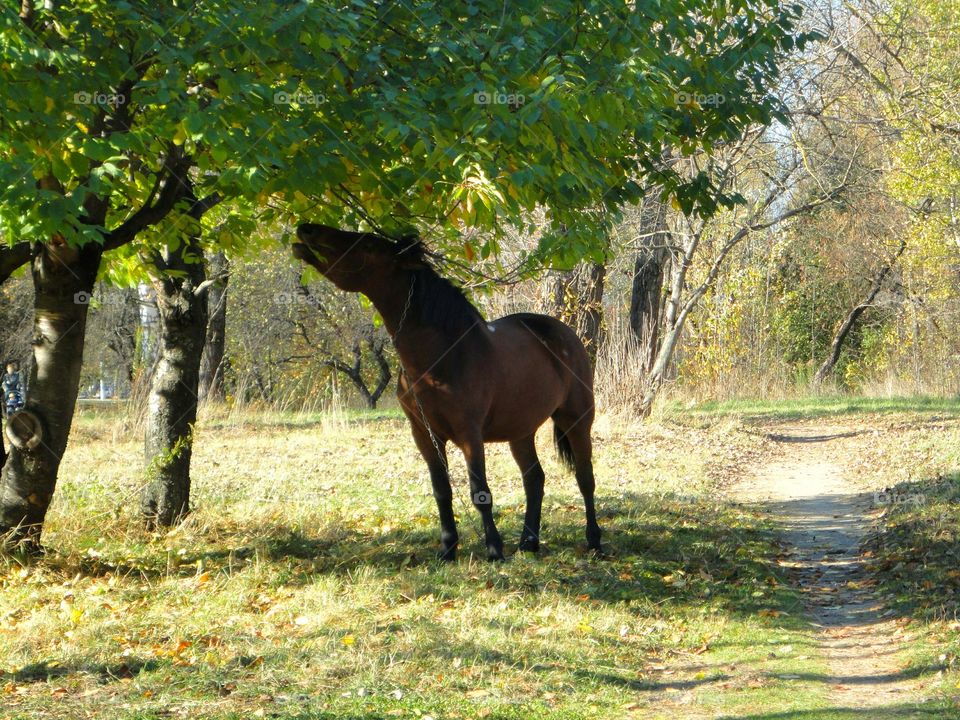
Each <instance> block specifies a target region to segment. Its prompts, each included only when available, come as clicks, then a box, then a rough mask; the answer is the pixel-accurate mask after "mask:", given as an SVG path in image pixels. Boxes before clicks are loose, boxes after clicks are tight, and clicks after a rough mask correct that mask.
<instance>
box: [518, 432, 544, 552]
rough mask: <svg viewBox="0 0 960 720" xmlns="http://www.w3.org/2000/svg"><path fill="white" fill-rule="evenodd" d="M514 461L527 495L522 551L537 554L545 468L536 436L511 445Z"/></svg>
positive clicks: (521, 536) (521, 539)
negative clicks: (541, 463)
mask: <svg viewBox="0 0 960 720" xmlns="http://www.w3.org/2000/svg"><path fill="white" fill-rule="evenodd" d="M510 451H511V452H512V453H513V459H514V460H516V461H517V465H518V466H519V467H520V472H521V474H522V475H523V490H524V492H525V493H526V495H527V512H526V514H525V515H524V518H523V530H522V531H521V533H520V549H521V550H525V551H529V552H536V551H537V550H539V549H540V512H541V508H542V506H543V482H544V474H543V468H542V467H541V466H540V458H538V457H537V444H536V441H535V436H534V435H531V436H530V437H525V438H523V439H522V440H514V441H512V442H511V443H510Z"/></svg>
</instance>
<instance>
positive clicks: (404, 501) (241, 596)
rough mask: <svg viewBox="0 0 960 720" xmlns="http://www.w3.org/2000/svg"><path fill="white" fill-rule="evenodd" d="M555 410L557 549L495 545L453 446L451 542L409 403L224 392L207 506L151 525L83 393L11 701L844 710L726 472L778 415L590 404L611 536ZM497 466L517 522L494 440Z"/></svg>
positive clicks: (200, 713)
mask: <svg viewBox="0 0 960 720" xmlns="http://www.w3.org/2000/svg"><path fill="white" fill-rule="evenodd" d="M548 434H549V433H548V432H544V433H543V436H542V437H541V438H540V440H541V443H540V445H541V447H542V452H541V455H542V458H543V460H544V465H545V470H546V472H547V477H548V479H547V497H546V501H545V511H544V528H543V540H544V546H543V550H542V552H541V554H540V555H539V556H536V557H530V556H524V555H514V556H513V557H511V558H510V559H509V560H508V561H507V562H506V563H501V564H489V563H487V562H486V561H483V560H481V559H480V556H481V555H482V554H483V547H482V542H481V539H480V535H479V527H478V523H477V520H476V517H475V514H474V511H473V509H472V508H471V507H469V506H468V502H467V497H468V493H467V489H466V487H465V480H466V478H465V475H466V473H465V471H464V470H463V469H462V467H461V466H460V464H459V463H457V464H455V478H454V480H455V489H456V493H457V497H458V501H457V502H458V508H459V510H458V516H459V521H460V527H461V538H462V545H461V553H462V557H461V559H460V560H459V561H458V562H457V563H454V564H449V565H444V564H440V563H438V562H437V561H436V560H435V559H434V553H435V550H436V546H437V541H438V539H437V536H438V527H437V521H436V513H435V508H434V503H433V498H432V496H431V493H430V489H429V480H428V476H427V472H426V468H425V467H424V466H423V464H422V461H421V460H420V458H419V457H418V456H417V454H416V451H415V450H414V448H413V444H412V441H411V440H410V438H409V431H408V429H407V427H406V425H405V424H404V422H403V421H402V420H401V419H400V417H399V416H398V415H397V414H396V413H395V412H392V411H386V412H378V413H373V414H370V413H336V414H326V415H293V414H259V415H255V416H251V415H240V414H209V415H208V416H207V417H205V418H204V419H203V421H202V422H201V424H200V427H199V431H198V446H197V451H196V453H195V459H194V464H195V473H194V485H195V487H194V502H195V511H194V512H193V514H192V515H191V516H190V517H189V519H188V520H187V522H186V523H184V524H183V525H182V526H181V527H179V528H177V529H175V530H173V531H171V532H169V533H165V534H153V535H151V534H147V533H145V532H144V531H142V530H141V529H140V526H139V522H138V519H137V517H136V506H137V495H138V491H139V486H140V482H141V472H142V470H141V463H140V462H138V458H140V454H141V443H140V439H139V437H138V433H137V431H136V428H135V427H134V426H133V425H132V424H131V423H129V422H127V421H126V420H125V419H124V417H123V416H122V415H119V414H118V413H117V411H116V410H115V409H108V408H106V409H105V408H84V409H83V410H82V411H81V413H80V415H79V416H78V421H77V428H76V432H75V435H74V438H73V439H72V441H71V446H70V448H69V449H68V453H67V457H66V458H65V461H64V465H63V469H62V473H61V482H60V487H59V489H58V494H57V498H56V500H55V503H54V505H53V507H52V508H51V511H50V515H49V520H48V526H47V530H46V534H45V542H46V544H47V545H48V547H49V548H50V550H49V553H48V556H47V558H46V559H45V560H44V561H43V562H42V563H39V564H34V565H29V566H20V565H18V564H16V563H14V562H13V561H10V560H7V561H6V564H5V565H4V566H2V567H0V717H2V718H41V717H42V718H80V717H104V718H106V717H109V718H137V719H147V718H158V719H159V718H169V717H202V718H249V717H257V716H262V717H274V718H304V719H306V718H387V717H400V718H428V717H432V718H436V719H439V718H540V717H544V718H547V717H549V718H585V717H591V718H625V717H626V718H630V717H637V718H658V717H664V718H666V717H670V718H677V717H699V716H700V715H694V714H693V710H692V708H694V707H696V708H698V711H697V712H702V713H709V714H707V715H703V716H704V717H720V716H725V717H738V718H747V717H751V718H758V719H759V718H771V719H772V718H775V717H782V718H787V717H790V718H810V719H811V720H812V719H813V718H842V717H843V718H845V717H852V716H851V715H849V714H847V712H846V711H843V710H835V709H834V710H832V709H830V703H829V700H828V678H827V670H826V668H825V667H824V666H823V663H822V662H821V661H820V660H819V658H818V657H817V655H816V652H815V644H816V639H817V638H816V631H815V630H813V629H811V627H810V625H809V623H808V622H807V621H806V620H805V619H804V617H803V615H802V613H801V612H800V605H799V598H798V595H797V593H796V591H795V590H794V589H792V588H791V587H790V586H789V585H788V584H786V583H785V582H784V576H783V573H782V571H781V568H780V559H781V552H782V549H783V548H782V547H781V545H780V544H779V540H778V530H779V529H778V528H777V527H775V526H774V525H772V524H771V522H770V521H769V520H768V519H766V518H765V517H763V516H761V515H758V514H757V512H756V510H754V509H749V508H743V507H738V506H735V505H731V504H728V503H726V502H723V501H722V499H719V493H718V490H719V489H720V488H722V487H723V486H724V485H725V484H727V483H729V482H730V480H731V478H732V477H734V476H735V475H737V474H738V473H739V472H741V469H742V467H743V466H744V465H745V464H748V463H749V462H752V461H753V459H755V458H756V457H758V456H759V455H761V454H762V453H763V452H764V451H765V445H764V440H763V439H762V437H760V436H759V435H758V434H757V433H755V432H747V431H744V429H743V428H741V426H740V425H739V424H738V421H736V420H734V419H730V418H728V417H726V416H725V415H715V416H713V417H710V418H707V419H706V420H703V419H700V420H698V421H697V422H696V423H694V424H690V423H687V422H684V423H676V422H673V421H670V420H669V419H668V420H665V421H663V422H662V423H660V424H656V425H654V424H648V425H631V424H628V423H623V422H620V421H614V420H613V419H611V418H609V417H601V418H600V419H599V421H598V423H597V426H596V440H597V451H596V471H597V476H598V480H599V497H598V504H599V507H600V515H601V524H602V526H603V527H604V530H605V532H606V536H605V539H606V541H607V543H608V547H609V550H610V554H611V557H610V558H609V559H603V560H600V559H596V558H594V557H592V556H591V555H588V554H587V553H585V552H584V544H585V543H584V539H583V527H582V525H583V520H582V514H583V511H582V503H581V501H580V498H579V495H578V493H577V490H576V484H575V482H574V481H573V478H571V477H568V476H566V475H565V474H564V473H562V472H561V471H560V468H559V466H558V464H557V462H556V460H555V458H554V454H553V452H552V449H550V448H549V442H548V441H549V437H548ZM918 452H923V451H918ZM929 452H930V453H931V454H932V453H934V452H936V449H934V448H931V449H929ZM488 471H489V475H490V477H491V487H492V489H493V493H494V498H495V501H496V504H497V507H498V523H499V526H500V529H501V531H502V532H503V534H504V537H505V539H506V540H507V544H508V549H512V548H514V547H515V546H516V540H517V537H518V535H519V530H520V524H521V519H522V513H523V492H522V485H521V483H520V479H519V476H518V475H519V473H518V471H517V469H516V468H515V467H514V465H513V462H512V459H511V458H510V456H509V453H508V452H507V450H506V448H505V447H500V446H492V447H491V448H490V457H489V461H488ZM944 702H947V700H944ZM945 707H946V706H945ZM772 708H776V712H774V711H773V710H771V709H772ZM941 716H942V717H946V716H947V715H945V714H944V715H941Z"/></svg>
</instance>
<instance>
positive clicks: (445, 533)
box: [293, 224, 600, 560]
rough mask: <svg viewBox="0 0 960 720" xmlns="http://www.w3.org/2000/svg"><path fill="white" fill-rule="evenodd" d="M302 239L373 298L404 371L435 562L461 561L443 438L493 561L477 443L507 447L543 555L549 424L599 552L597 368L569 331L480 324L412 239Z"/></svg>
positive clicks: (332, 270) (301, 247)
mask: <svg viewBox="0 0 960 720" xmlns="http://www.w3.org/2000/svg"><path fill="white" fill-rule="evenodd" d="M297 237H298V239H299V242H298V243H296V244H295V245H294V248H293V253H294V256H295V257H298V258H300V259H301V260H304V261H305V262H307V263H309V264H310V265H313V266H314V267H315V268H317V270H319V271H320V272H321V273H322V274H323V275H325V276H326V277H327V278H328V279H329V280H331V281H332V282H333V283H334V285H336V286H337V287H339V288H340V289H342V290H348V291H350V292H361V293H363V294H364V295H366V296H367V297H368V298H370V300H371V301H372V302H373V304H374V306H376V308H377V310H378V311H379V312H380V315H381V316H382V317H383V321H384V323H385V325H386V327H387V330H388V331H389V333H390V335H391V337H392V338H393V341H394V344H395V345H396V348H397V353H398V354H399V355H400V363H401V367H402V371H403V372H402V373H401V375H400V381H399V383H398V387H397V395H398V397H399V399H400V404H401V406H402V407H403V411H404V413H406V416H407V418H408V419H409V420H410V425H411V426H412V429H413V439H414V441H415V442H416V444H417V448H418V449H419V450H420V453H421V454H422V455H423V457H424V459H425V460H426V461H427V465H428V466H429V468H430V479H431V481H432V483H433V495H434V497H435V498H436V501H437V506H438V507H439V509H440V525H441V533H440V539H441V543H442V550H441V557H442V558H444V559H446V560H453V559H454V558H456V554H457V543H458V536H457V526H456V522H455V520H454V517H453V491H452V489H451V487H450V476H449V474H448V471H447V454H446V446H447V442H452V443H453V444H454V445H456V446H458V447H459V448H460V449H461V450H462V451H463V455H464V457H465V458H466V461H467V469H468V473H469V477H470V493H471V497H472V500H473V504H474V506H475V507H476V508H477V510H478V511H479V512H480V516H481V517H482V519H483V527H484V534H485V541H486V545H487V555H488V557H489V558H490V559H491V560H502V559H503V540H502V539H501V537H500V533H499V532H498V531H497V527H496V525H495V524H494V521H493V498H492V496H491V494H490V488H489V486H488V485H487V475H486V470H485V467H484V448H483V444H484V443H485V442H509V443H510V450H511V451H512V452H513V457H514V459H515V460H516V462H517V464H518V465H519V466H520V471H521V473H522V474H523V488H524V491H525V492H526V496H527V510H526V516H525V519H524V524H523V532H522V533H521V537H520V549H521V550H529V551H536V550H538V549H539V544H540V512H541V505H542V502H543V484H544V473H543V469H542V468H541V467H540V460H539V459H538V458H537V449H536V445H535V443H534V437H535V435H536V432H537V428H539V427H540V426H541V425H542V424H543V423H544V422H545V421H546V419H547V418H553V422H554V439H555V441H556V445H557V449H558V451H559V454H560V457H561V459H562V460H563V461H564V463H565V464H566V465H567V466H568V467H570V468H572V469H573V470H574V471H575V472H576V477H577V483H578V484H579V486H580V492H581V493H582V494H583V501H584V505H585V507H586V515H587V544H588V545H589V547H590V548H592V549H594V550H597V551H599V550H600V527H599V526H598V525H597V517H596V511H595V509H594V500H593V494H594V479H593V461H592V446H591V440H590V428H591V426H592V425H593V416H594V405H593V368H592V366H591V363H590V358H589V356H588V355H587V352H586V350H585V349H584V347H583V343H581V342H580V339H579V338H578V337H577V335H576V334H575V333H574V332H573V330H571V329H570V328H569V327H567V326H566V325H564V324H563V323H562V322H560V321H558V320H555V319H553V318H551V317H547V316H545V315H532V314H519V315H510V316H508V317H504V318H501V319H499V320H496V321H494V322H490V323H488V322H486V321H484V319H483V317H482V316H481V315H480V312H479V311H478V310H477V309H476V308H475V307H474V306H473V305H471V304H470V302H469V301H468V300H467V298H466V297H465V296H464V294H463V292H462V291H461V290H460V289H459V288H457V287H456V286H454V285H453V284H451V283H450V282H449V281H447V280H445V279H444V278H442V277H440V276H439V275H438V274H437V273H436V271H435V270H434V269H433V267H432V266H431V264H430V263H429V262H428V261H427V259H426V257H425V255H424V249H423V246H422V245H421V244H420V242H419V241H418V240H416V239H411V240H402V241H399V242H393V241H391V240H388V239H386V238H383V237H380V236H377V235H374V234H371V233H356V232H345V231H342V230H338V229H336V228H332V227H327V226H324V225H313V224H305V225H301V226H300V227H299V228H297Z"/></svg>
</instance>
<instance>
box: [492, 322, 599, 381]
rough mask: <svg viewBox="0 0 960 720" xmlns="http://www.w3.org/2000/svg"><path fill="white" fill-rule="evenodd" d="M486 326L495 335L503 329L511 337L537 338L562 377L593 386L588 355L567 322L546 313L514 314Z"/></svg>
mask: <svg viewBox="0 0 960 720" xmlns="http://www.w3.org/2000/svg"><path fill="white" fill-rule="evenodd" d="M489 327H490V329H491V330H493V331H494V335H495V334H496V332H497V330H498V329H503V330H508V332H509V333H510V334H511V335H513V336H514V337H519V338H522V339H523V340H526V341H528V342H529V341H530V340H534V341H536V342H537V343H538V344H539V345H541V346H543V347H544V348H545V349H546V351H547V352H546V355H547V357H548V358H549V359H550V361H551V363H552V364H553V366H554V367H555V368H556V369H557V371H558V373H559V374H560V375H561V376H567V375H573V376H574V378H575V379H576V380H578V381H579V383H581V384H585V385H587V386H588V387H590V388H593V364H592V363H591V362H590V356H589V355H588V354H587V350H586V348H585V347H584V346H583V342H582V341H581V340H580V338H579V337H578V336H577V333H576V332H574V330H573V328H571V327H570V326H569V325H567V324H566V323H564V322H562V321H560V320H557V319H556V318H554V317H550V316H549V315H538V314H536V313H517V314H515V315H507V316H505V317H502V318H500V319H499V320H496V321H495V322H493V323H490V324H489ZM511 331H512V332H511Z"/></svg>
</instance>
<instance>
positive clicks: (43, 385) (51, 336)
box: [0, 238, 102, 551]
mask: <svg viewBox="0 0 960 720" xmlns="http://www.w3.org/2000/svg"><path fill="white" fill-rule="evenodd" d="M101 255H102V249H101V248H100V247H99V246H98V245H96V244H94V243H91V244H88V245H86V246H85V247H83V248H81V249H76V248H72V247H69V246H68V245H67V244H66V243H65V242H64V241H63V240H62V239H60V238H54V239H53V240H51V241H50V242H48V243H46V244H43V245H39V246H38V247H37V249H36V251H35V254H34V259H33V266H32V273H33V285H34V313H35V314H34V332H33V360H34V361H33V366H32V368H31V371H30V382H29V385H28V387H29V388H30V392H29V394H28V397H27V404H26V407H25V410H26V411H27V412H29V413H32V414H33V415H34V416H35V417H36V418H37V419H38V420H39V422H40V429H41V431H42V438H43V440H42V442H40V443H39V444H37V445H35V446H30V444H29V443H28V444H26V445H24V447H16V446H14V447H12V448H11V450H10V453H9V456H8V457H7V460H6V463H5V465H4V467H3V474H2V481H0V534H3V535H4V536H5V540H4V543H3V544H4V546H6V547H11V546H15V545H22V546H24V547H25V548H26V549H27V550H30V551H33V550H37V549H39V544H40V532H41V530H42V527H43V520H44V518H45V516H46V514H47V508H48V507H49V506H50V501H51V499H52V498H53V492H54V489H55V488H56V483H57V472H58V470H59V468H60V461H61V459H62V457H63V453H64V451H65V450H66V447H67V438H68V436H69V434H70V425H71V423H72V422H73V413H74V408H75V406H76V400H77V393H78V391H79V387H80V369H81V365H82V364H83V341H84V336H85V332H86V321H87V309H88V307H89V305H88V302H89V297H90V293H91V292H92V291H93V285H94V282H95V280H96V276H97V270H98V269H99V267H100V258H101Z"/></svg>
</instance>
